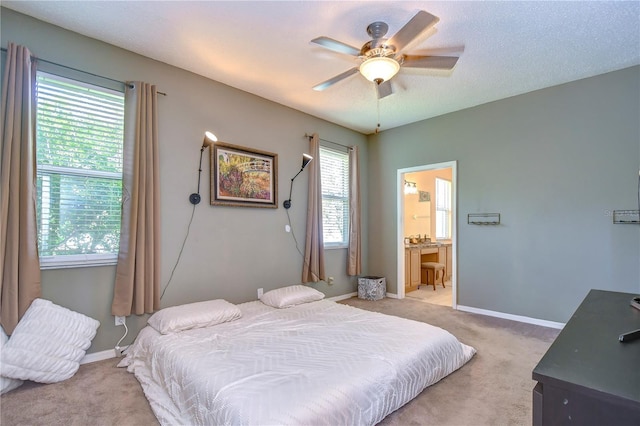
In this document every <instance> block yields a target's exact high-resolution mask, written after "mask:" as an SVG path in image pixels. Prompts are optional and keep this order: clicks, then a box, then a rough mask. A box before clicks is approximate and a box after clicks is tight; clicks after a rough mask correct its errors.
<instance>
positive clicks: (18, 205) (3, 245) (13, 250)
mask: <svg viewBox="0 0 640 426" xmlns="http://www.w3.org/2000/svg"><path fill="white" fill-rule="evenodd" d="M35 87H36V67H35V64H32V63H31V52H29V49H27V48H26V47H24V46H17V45H15V44H13V43H9V46H8V48H7V61H6V65H5V70H4V79H3V81H2V106H1V109H2V111H1V112H0V114H1V116H2V195H1V197H2V207H1V213H0V215H1V217H0V219H1V220H0V224H1V225H0V226H1V228H0V277H2V284H1V287H0V298H1V301H0V306H1V309H2V312H0V322H1V323H2V327H3V328H4V330H5V332H6V333H7V334H11V333H13V329H14V328H15V327H16V325H17V324H18V321H19V320H20V318H22V315H23V314H24V313H25V311H26V310H27V308H28V307H29V305H31V302H32V301H33V299H35V298H37V297H40V295H41V287H40V260H39V258H38V231H37V226H36V136H35V112H36V105H35Z"/></svg>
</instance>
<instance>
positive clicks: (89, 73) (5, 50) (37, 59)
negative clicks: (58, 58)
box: [0, 47, 167, 96]
mask: <svg viewBox="0 0 640 426" xmlns="http://www.w3.org/2000/svg"><path fill="white" fill-rule="evenodd" d="M0 50H1V51H3V52H4V53H7V49H6V48H4V47H1V48H0ZM31 59H35V60H36V61H40V62H45V63H47V64H51V65H55V66H58V67H62V68H66V69H68V70H72V71H78V72H81V73H84V74H88V75H90V76H93V77H98V78H103V79H105V80H109V81H113V82H116V83H121V84H124V85H126V86H128V87H129V88H130V89H133V85H132V84H129V83H126V82H124V81H120V80H116V79H113V78H109V77H105V76H103V75H98V74H94V73H92V72H88V71H84V70H79V69H78V68H73V67H70V66H67V65H62V64H59V63H57V62H53V61H48V60H46V59H42V58H38V57H37V56H33V55H31ZM157 93H158V95H162V96H167V94H166V93H164V92H157Z"/></svg>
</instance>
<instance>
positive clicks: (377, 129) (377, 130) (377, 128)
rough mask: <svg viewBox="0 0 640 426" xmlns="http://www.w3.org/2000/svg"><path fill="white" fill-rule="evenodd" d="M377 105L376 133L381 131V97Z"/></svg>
mask: <svg viewBox="0 0 640 426" xmlns="http://www.w3.org/2000/svg"><path fill="white" fill-rule="evenodd" d="M376 107H377V110H378V125H377V126H376V133H380V98H378V100H377V102H376Z"/></svg>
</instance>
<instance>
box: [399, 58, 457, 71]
mask: <svg viewBox="0 0 640 426" xmlns="http://www.w3.org/2000/svg"><path fill="white" fill-rule="evenodd" d="M458 59H459V58H458V57H456V56H405V58H404V62H403V63H402V66H403V67H406V68H429V69H435V70H447V71H448V70H451V69H453V67H455V66H456V63H457V62H458Z"/></svg>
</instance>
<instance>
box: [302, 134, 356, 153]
mask: <svg viewBox="0 0 640 426" xmlns="http://www.w3.org/2000/svg"><path fill="white" fill-rule="evenodd" d="M304 137H305V138H307V139H309V140H311V138H313V135H310V134H308V133H305V134H304ZM318 139H320V140H321V141H323V142H329V143H332V144H334V145H338V146H341V147H343V148H347V149H353V147H351V146H347V145H343V144H341V143H338V142H334V141H330V140H327V139H322V138H318Z"/></svg>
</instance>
